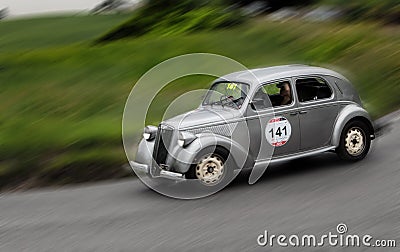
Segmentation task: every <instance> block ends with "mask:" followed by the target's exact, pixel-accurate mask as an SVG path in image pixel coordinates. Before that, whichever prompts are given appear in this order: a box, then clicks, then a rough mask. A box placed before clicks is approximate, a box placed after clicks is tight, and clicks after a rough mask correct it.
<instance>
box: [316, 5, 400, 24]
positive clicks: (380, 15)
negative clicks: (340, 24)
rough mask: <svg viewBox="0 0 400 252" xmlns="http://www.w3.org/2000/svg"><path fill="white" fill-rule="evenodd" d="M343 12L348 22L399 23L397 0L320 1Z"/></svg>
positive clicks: (399, 12)
mask: <svg viewBox="0 0 400 252" xmlns="http://www.w3.org/2000/svg"><path fill="white" fill-rule="evenodd" d="M318 3H323V4H331V5H335V6H338V7H341V8H343V9H344V10H345V17H347V19H348V20H351V21H354V20H362V19H378V20H383V21H385V22H388V23H400V2H399V0H352V1H348V0H320V1H319V2H318Z"/></svg>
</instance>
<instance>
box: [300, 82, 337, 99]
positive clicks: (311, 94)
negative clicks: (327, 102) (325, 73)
mask: <svg viewBox="0 0 400 252" xmlns="http://www.w3.org/2000/svg"><path fill="white" fill-rule="evenodd" d="M296 89H297V95H298V98H299V101H300V102H307V101H312V100H318V99H326V98H329V97H331V95H332V91H331V89H330V88H329V86H328V85H327V84H326V83H325V82H324V81H323V80H322V79H316V78H308V79H299V80H297V81H296Z"/></svg>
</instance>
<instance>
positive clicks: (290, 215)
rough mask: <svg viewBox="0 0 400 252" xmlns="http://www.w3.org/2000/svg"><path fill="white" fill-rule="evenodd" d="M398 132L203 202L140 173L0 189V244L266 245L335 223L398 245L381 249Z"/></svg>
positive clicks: (399, 236)
mask: <svg viewBox="0 0 400 252" xmlns="http://www.w3.org/2000/svg"><path fill="white" fill-rule="evenodd" d="M399 130H400V124H399V123H396V124H394V125H393V126H392V129H391V130H390V132H387V133H386V134H384V135H383V136H382V137H380V138H378V139H377V140H376V141H374V143H373V147H372V150H371V152H370V154H369V155H368V156H367V158H366V159H365V160H363V161H361V162H359V163H355V164H348V163H343V162H341V161H339V160H338V158H337V157H336V155H335V154H333V153H326V154H322V155H320V156H317V157H310V158H304V159H299V160H294V161H290V162H286V163H283V164H279V165H274V166H271V167H269V168H268V170H267V173H266V174H265V175H264V176H263V177H262V178H261V179H260V181H258V182H257V183H256V184H255V185H252V186H250V185H248V184H247V177H246V176H244V175H242V176H240V177H238V179H237V180H235V181H234V182H233V184H232V185H231V186H229V187H228V188H226V189H224V190H223V191H221V192H219V193H218V194H215V195H213V196H210V197H207V198H204V199H200V200H190V201H185V200H175V199H171V198H167V197H164V196H161V195H159V194H157V193H155V192H153V191H151V190H150V189H147V188H146V187H145V186H144V185H143V184H142V183H141V182H140V181H138V180H136V179H128V180H125V181H122V182H118V183H102V184H96V185H85V186H80V187H73V188H66V189H59V190H54V189H44V190H43V189H42V190H36V191H31V192H28V193H12V194H3V195H1V196H0V197H1V198H0V251H267V250H268V251H270V250H271V248H270V247H268V246H266V247H261V246H259V245H258V244H257V237H258V236H259V235H260V234H262V233H264V230H268V232H269V233H270V234H286V235H287V236H290V235H292V234H297V235H304V234H314V235H322V234H327V233H328V232H333V233H335V232H336V226H337V225H338V224H340V223H345V224H346V225H347V227H348V232H347V234H360V235H365V234H369V235H371V236H373V237H374V239H389V240H390V239H394V240H396V242H397V248H386V249H383V250H381V251H398V247H399V246H400V183H399V182H400V153H399V143H400V134H398V132H399ZM247 175H248V174H247ZM343 249H344V248H340V247H339V248H338V247H336V248H332V247H324V248H311V249H310V248H301V249H298V248H297V250H301V251H337V250H339V251H341V250H343ZM274 250H276V251H287V248H282V247H279V246H277V245H276V243H275V245H274ZM352 251H365V248H352ZM369 251H377V250H376V248H375V249H370V250H369Z"/></svg>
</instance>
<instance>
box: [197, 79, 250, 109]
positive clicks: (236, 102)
mask: <svg viewBox="0 0 400 252" xmlns="http://www.w3.org/2000/svg"><path fill="white" fill-rule="evenodd" d="M248 90H249V85H248V84H243V83H234V82H217V83H215V84H213V85H212V86H211V88H210V90H208V92H207V94H206V97H205V98H204V101H203V104H202V105H203V106H207V105H210V106H213V105H221V106H229V107H233V108H236V109H240V108H241V107H242V104H243V102H244V100H245V98H246V96H247V92H248Z"/></svg>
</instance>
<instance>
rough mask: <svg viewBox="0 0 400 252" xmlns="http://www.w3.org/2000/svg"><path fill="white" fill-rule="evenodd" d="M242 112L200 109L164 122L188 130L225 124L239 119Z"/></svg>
mask: <svg viewBox="0 0 400 252" xmlns="http://www.w3.org/2000/svg"><path fill="white" fill-rule="evenodd" d="M240 115H241V111H240V110H237V109H233V108H230V107H224V108H223V107H221V106H214V107H200V108H198V109H195V110H192V111H189V112H187V113H185V114H181V115H178V116H175V117H172V118H170V119H168V120H165V121H163V122H162V123H163V124H168V125H170V126H172V127H174V128H176V129H186V128H192V127H197V126H201V125H203V124H210V123H219V122H224V121H227V120H230V119H233V118H239V117H240Z"/></svg>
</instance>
